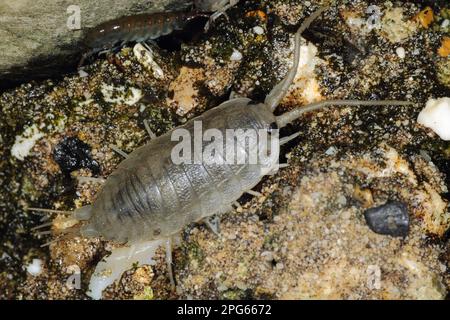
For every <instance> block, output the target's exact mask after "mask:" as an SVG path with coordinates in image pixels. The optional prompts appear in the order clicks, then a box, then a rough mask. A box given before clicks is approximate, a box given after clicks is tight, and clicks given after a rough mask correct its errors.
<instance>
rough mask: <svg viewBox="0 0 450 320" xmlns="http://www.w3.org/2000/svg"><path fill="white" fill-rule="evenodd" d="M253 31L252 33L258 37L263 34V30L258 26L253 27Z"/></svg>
mask: <svg viewBox="0 0 450 320" xmlns="http://www.w3.org/2000/svg"><path fill="white" fill-rule="evenodd" d="M253 31H254V32H255V33H256V34H259V35H261V34H264V29H263V28H261V27H260V26H256V27H254V28H253Z"/></svg>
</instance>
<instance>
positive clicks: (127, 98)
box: [100, 83, 143, 106]
mask: <svg viewBox="0 0 450 320" xmlns="http://www.w3.org/2000/svg"><path fill="white" fill-rule="evenodd" d="M100 91H101V92H102V94H103V100H105V102H109V103H114V104H126V105H128V106H132V105H134V104H136V103H138V102H139V100H141V98H142V97H143V94H142V91H141V90H140V89H137V88H133V87H131V88H129V89H128V90H126V88H125V87H124V86H118V87H114V86H112V85H110V84H105V83H103V84H102V86H101V89H100Z"/></svg>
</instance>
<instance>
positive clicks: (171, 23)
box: [85, 12, 206, 51]
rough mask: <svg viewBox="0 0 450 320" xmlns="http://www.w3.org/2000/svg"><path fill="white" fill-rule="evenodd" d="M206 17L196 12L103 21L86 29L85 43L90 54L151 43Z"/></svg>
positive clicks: (154, 14) (156, 14) (151, 14)
mask: <svg viewBox="0 0 450 320" xmlns="http://www.w3.org/2000/svg"><path fill="white" fill-rule="evenodd" d="M199 16H206V15H205V14H202V13H198V12H160V13H149V14H139V15H134V16H125V17H121V18H118V19H114V20H110V21H106V22H104V23H102V24H100V25H98V26H96V27H95V28H93V29H91V30H89V32H88V33H87V35H86V38H85V44H86V46H87V47H89V48H90V49H91V50H93V51H100V50H102V49H107V48H112V47H114V45H116V44H119V43H126V42H131V41H136V42H141V41H144V40H152V39H156V38H159V37H161V36H164V35H167V34H170V33H171V32H173V31H174V30H181V29H183V27H184V26H185V25H186V24H187V23H188V22H189V21H191V20H192V19H194V18H196V17H199Z"/></svg>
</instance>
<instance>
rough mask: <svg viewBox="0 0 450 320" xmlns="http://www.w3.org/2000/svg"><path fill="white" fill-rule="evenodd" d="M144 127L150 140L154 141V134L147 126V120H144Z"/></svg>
mask: <svg viewBox="0 0 450 320" xmlns="http://www.w3.org/2000/svg"><path fill="white" fill-rule="evenodd" d="M144 127H145V130H146V131H147V133H148V135H149V137H150V139H155V138H156V134H155V133H154V132H153V131H152V129H150V125H149V124H148V121H147V120H144Z"/></svg>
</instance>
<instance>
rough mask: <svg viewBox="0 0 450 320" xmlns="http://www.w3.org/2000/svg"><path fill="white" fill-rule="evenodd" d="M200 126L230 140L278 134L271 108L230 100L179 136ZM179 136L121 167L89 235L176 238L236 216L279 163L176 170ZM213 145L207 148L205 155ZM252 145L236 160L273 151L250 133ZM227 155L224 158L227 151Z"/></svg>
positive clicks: (96, 208)
mask: <svg viewBox="0 0 450 320" xmlns="http://www.w3.org/2000/svg"><path fill="white" fill-rule="evenodd" d="M195 121H196V122H197V123H201V124H202V131H204V132H207V130H208V129H214V130H218V131H220V132H221V134H222V135H223V137H225V136H226V130H227V129H243V130H245V131H247V129H250V130H253V131H255V132H256V131H259V130H267V131H269V133H270V131H271V130H272V129H273V128H274V126H275V124H276V118H275V116H274V115H273V114H272V112H270V110H269V109H268V108H267V107H266V106H265V105H264V104H252V101H251V100H249V99H246V98H240V99H235V100H231V101H228V102H225V103H224V104H222V105H221V106H219V107H216V108H214V109H212V110H210V111H207V112H205V113H204V114H202V115H201V116H199V117H198V118H195V119H194V120H191V121H189V122H188V123H186V124H185V125H184V126H181V127H179V128H176V129H175V130H180V129H181V130H185V132H189V136H192V137H194V135H195V132H194V130H195ZM171 136H172V132H169V133H166V134H164V135H162V136H160V137H158V138H155V139H152V140H151V141H150V142H149V143H148V144H146V145H144V146H142V147H140V148H138V149H136V150H135V151H133V152H132V153H131V154H129V155H128V157H127V158H126V159H125V160H124V161H122V162H121V163H120V165H119V166H118V167H117V169H116V170H115V171H114V172H113V173H112V174H111V175H110V176H109V177H108V179H107V181H106V183H105V184H104V186H103V189H102V191H101V192H100V194H99V196H98V197H97V199H96V201H95V202H94V203H93V205H92V206H91V207H90V210H91V212H92V216H91V217H90V219H89V223H88V224H87V225H85V226H84V227H83V228H82V229H81V234H82V235H84V236H100V235H101V236H103V237H104V238H106V239H108V240H114V241H116V242H120V243H125V242H130V243H135V242H140V241H143V240H145V241H146V240H153V239H160V238H167V237H170V236H171V235H174V234H176V233H178V232H179V231H181V230H182V229H183V228H184V227H185V226H186V225H188V224H189V223H191V222H197V221H199V220H202V219H204V218H206V217H209V216H212V215H215V214H218V213H223V212H226V211H228V210H229V209H230V208H231V204H232V203H233V202H234V201H236V200H237V199H238V198H239V197H240V196H241V195H242V194H243V193H244V192H245V191H248V190H250V189H251V188H253V187H254V186H255V185H256V184H258V182H259V181H260V180H261V178H262V177H263V176H264V174H265V173H267V171H268V170H270V169H271V167H272V166H274V165H276V161H277V160H278V158H273V157H267V159H266V161H257V163H250V162H248V161H245V162H244V163H231V162H230V163H229V164H227V163H226V162H225V160H226V159H224V158H223V160H224V161H223V163H222V164H220V163H215V162H214V161H209V163H208V161H206V160H207V159H203V161H201V162H199V163H188V164H186V163H181V164H174V163H173V161H172V159H171V157H172V150H173V148H174V147H175V146H176V144H177V143H178V142H176V141H172V138H171ZM255 138H256V140H255ZM274 139H277V137H274ZM213 142H214V141H210V142H208V141H206V142H202V149H204V148H205V147H206V145H207V144H211V143H213ZM238 142H239V141H238ZM246 142H247V144H245V145H244V144H243V143H242V141H241V142H239V143H237V144H236V151H235V154H236V155H237V154H241V155H242V154H248V152H249V148H246V146H254V145H255V144H257V145H258V148H257V149H258V150H262V152H266V149H267V148H268V146H267V143H265V141H262V139H257V136H256V135H248V140H246ZM220 152H221V153H220V155H219V156H221V157H224V156H225V154H224V153H225V152H226V151H223V152H222V151H220ZM270 161H273V163H271V162H270Z"/></svg>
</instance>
